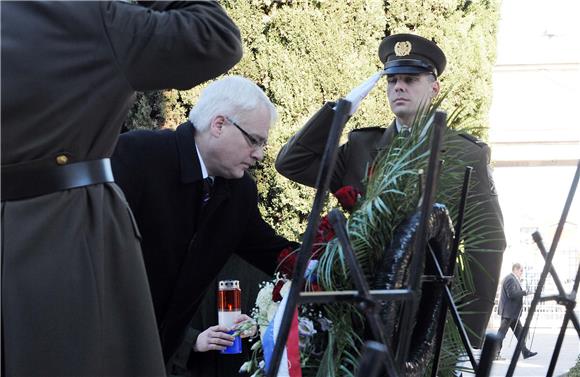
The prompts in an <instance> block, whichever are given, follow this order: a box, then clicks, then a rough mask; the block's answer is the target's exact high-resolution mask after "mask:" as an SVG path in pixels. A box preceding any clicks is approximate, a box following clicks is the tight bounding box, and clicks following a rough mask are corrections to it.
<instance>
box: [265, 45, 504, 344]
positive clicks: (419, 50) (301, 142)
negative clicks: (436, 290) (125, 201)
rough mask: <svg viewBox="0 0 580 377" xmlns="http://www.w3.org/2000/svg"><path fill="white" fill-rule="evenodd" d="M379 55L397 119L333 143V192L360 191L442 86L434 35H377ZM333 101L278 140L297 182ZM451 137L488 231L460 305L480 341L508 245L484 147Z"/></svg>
mask: <svg viewBox="0 0 580 377" xmlns="http://www.w3.org/2000/svg"><path fill="white" fill-rule="evenodd" d="M379 57H380V59H381V61H382V62H383V63H384V64H385V74H386V75H387V80H388V82H389V84H388V88H387V96H388V99H389V104H390V106H391V110H392V111H393V113H395V115H396V119H395V120H393V122H392V123H391V125H390V126H389V127H387V128H383V127H372V128H362V129H358V130H354V131H352V132H351V133H350V134H349V135H348V141H347V142H346V143H345V144H343V145H341V146H340V147H339V150H338V156H337V160H336V165H335V167H334V171H333V174H332V177H331V181H330V189H331V190H332V192H334V191H336V190H338V189H339V188H341V187H343V186H347V185H351V186H354V187H356V188H358V189H359V190H361V191H364V187H363V183H362V182H363V180H364V179H365V178H366V176H367V174H368V169H369V166H370V165H371V164H372V162H373V160H374V159H375V157H376V156H377V154H378V152H379V151H380V150H381V149H384V148H387V147H388V146H389V145H390V143H391V142H392V140H393V138H394V137H395V136H396V135H397V134H398V133H399V132H400V131H401V130H402V129H404V128H405V127H408V126H410V125H412V123H413V120H414V117H415V115H416V113H417V109H418V108H419V106H420V104H421V103H424V101H428V102H430V101H432V99H433V98H434V97H435V96H436V95H437V94H438V93H439V91H440V86H439V81H438V79H437V78H438V76H439V75H440V74H441V73H443V70H444V69H445V65H446V58H445V55H444V53H443V51H442V50H441V49H440V48H439V47H438V46H437V45H436V44H435V43H433V42H431V41H429V40H427V39H425V38H422V37H419V36H416V35H411V34H396V35H392V36H389V37H387V38H385V39H384V40H383V41H382V43H381V45H380V48H379ZM333 108H334V103H330V102H329V103H326V104H325V105H324V106H323V107H322V108H321V109H320V110H319V111H318V112H317V113H316V114H315V115H314V116H313V117H312V118H311V119H310V120H309V121H308V122H307V123H306V125H304V127H303V128H302V129H300V131H298V133H297V134H296V135H294V136H293V137H292V138H291V139H290V140H289V141H288V142H287V143H286V145H284V146H283V147H282V149H281V150H280V152H279V154H278V157H277V159H276V169H277V170H278V172H279V173H280V174H282V175H284V176H285V177H287V178H289V179H291V180H293V181H296V182H298V183H302V184H305V185H308V186H314V185H315V183H316V177H317V174H318V170H319V168H320V162H321V159H322V155H323V152H324V148H325V145H326V140H327V137H328V134H329V133H330V127H331V123H332V119H333V116H334V110H333ZM451 141H452V142H450V143H449V144H448V145H447V146H444V148H443V150H442V151H441V152H442V156H443V157H442V158H444V159H446V158H460V159H461V161H465V162H466V164H467V165H471V166H473V167H474V172H473V174H472V180H475V184H474V187H473V192H472V193H471V197H472V198H475V199H476V200H477V201H478V202H479V203H478V213H477V214H475V216H478V217H479V219H480V222H481V224H482V225H483V226H484V227H485V228H486V235H485V237H484V239H483V240H482V241H481V242H479V244H478V247H477V249H475V248H472V249H470V250H467V252H468V253H469V255H470V257H471V258H470V259H469V264H470V270H471V273H472V275H473V280H474V281H475V282H477V291H476V292H474V294H473V295H472V296H471V297H469V298H468V299H467V300H466V302H469V304H468V305H466V306H465V307H464V308H463V311H464V313H463V320H464V322H465V323H466V325H467V326H468V327H469V329H470V330H471V331H472V332H470V333H469V335H470V337H471V342H472V344H473V345H474V346H475V347H479V346H480V345H481V341H482V340H483V336H484V333H485V329H486V326H487V322H488V320H489V316H490V314H491V311H492V308H493V304H494V297H495V292H496V288H497V283H498V278H499V274H500V269H501V261H502V254H503V251H504V249H505V246H506V244H505V236H504V233H503V217H502V213H501V210H500V207H499V203H498V200H497V195H496V192H495V189H494V187H493V181H492V178H491V173H490V168H489V163H490V150H489V147H488V146H487V145H486V144H485V143H483V142H482V141H480V140H478V139H476V138H474V137H473V136H471V135H468V134H456V135H454V136H451ZM466 221H468V220H467V219H466Z"/></svg>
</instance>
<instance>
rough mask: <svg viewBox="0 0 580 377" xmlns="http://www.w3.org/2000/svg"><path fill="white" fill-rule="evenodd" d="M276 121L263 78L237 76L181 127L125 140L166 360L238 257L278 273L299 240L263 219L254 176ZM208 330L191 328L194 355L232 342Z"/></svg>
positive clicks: (122, 180) (118, 154) (128, 182)
mask: <svg viewBox="0 0 580 377" xmlns="http://www.w3.org/2000/svg"><path fill="white" fill-rule="evenodd" d="M276 118H277V113H276V109H275V108H274V106H273V104H272V103H271V102H270V100H269V99H268V97H267V96H266V95H265V94H264V93H263V91H262V90H261V89H260V88H259V87H258V86H257V85H256V84H254V83H253V82H251V81H250V80H248V79H245V78H243V77H239V76H229V77H225V78H222V79H220V80H217V81H215V82H213V83H211V84H210V85H209V86H207V87H206V88H205V89H204V90H203V91H202V93H201V96H200V98H199V101H198V102H197V104H196V105H195V107H194V108H193V109H192V110H191V112H190V115H189V120H188V121H187V122H185V123H183V124H181V125H180V126H178V127H177V129H176V130H175V131H174V130H167V129H166V130H159V131H150V130H136V131H131V132H128V133H126V134H123V135H121V137H120V139H119V144H118V145H117V149H116V151H115V153H114V155H113V159H112V165H113V172H114V175H115V178H116V181H117V182H118V184H119V185H120V186H121V188H122V189H123V191H124V192H125V195H126V197H127V199H128V202H129V205H130V207H131V209H132V210H133V212H134V214H135V218H136V220H137V225H138V227H139V230H140V232H141V234H142V248H143V257H144V260H145V266H146V269H147V275H148V278H149V284H150V288H151V294H152V297H153V304H154V307H155V315H156V318H157V322H158V325H159V332H160V337H161V343H162V348H163V353H164V357H165V360H166V361H167V360H168V359H170V358H171V356H172V355H173V354H174V353H175V351H176V349H177V348H178V346H179V345H180V344H181V343H182V341H183V338H184V335H185V333H186V328H187V325H188V323H189V322H190V321H191V319H192V316H193V314H194V312H195V311H196V309H197V308H198V306H199V303H200V300H201V298H202V296H203V295H204V293H205V292H206V290H207V289H208V288H209V286H208V285H209V284H210V283H211V282H212V280H213V279H214V278H215V277H216V276H217V274H218V272H219V271H220V269H221V268H222V266H223V265H224V264H225V263H226V261H227V260H228V259H229V257H230V256H231V255H232V254H233V253H236V254H237V255H239V256H240V257H242V258H243V259H245V260H246V261H248V262H249V263H251V264H252V265H254V266H256V267H257V268H259V269H261V270H263V271H265V272H266V273H269V274H272V273H273V272H274V270H275V268H276V258H277V256H278V253H279V252H280V251H281V250H282V249H284V248H286V247H288V246H290V245H292V243H291V242H289V241H288V240H286V239H284V238H283V237H280V236H278V235H277V234H276V233H275V232H274V230H273V229H272V228H271V227H270V226H269V225H268V224H267V223H266V222H265V221H264V220H263V219H262V217H261V215H260V212H259V210H258V204H257V188H256V183H255V182H254V180H253V179H252V178H251V177H250V175H248V173H247V172H246V171H247V170H248V169H249V168H250V167H252V166H253V165H254V164H255V163H256V162H258V161H260V160H262V158H263V157H264V147H265V146H266V142H267V140H268V133H269V130H270V127H271V126H272V125H273V124H274V122H275V121H276ZM202 330H203V329H200V330H199V331H197V330H196V331H195V333H194V334H189V337H190V338H192V339H191V340H192V349H191V351H192V352H193V351H208V350H210V351H216V350H222V349H224V348H225V346H229V345H231V344H232V339H233V338H232V337H231V336H230V335H228V334H227V333H226V332H225V331H226V330H227V329H223V328H220V327H213V328H210V329H207V330H206V331H202ZM169 372H170V373H171V371H169Z"/></svg>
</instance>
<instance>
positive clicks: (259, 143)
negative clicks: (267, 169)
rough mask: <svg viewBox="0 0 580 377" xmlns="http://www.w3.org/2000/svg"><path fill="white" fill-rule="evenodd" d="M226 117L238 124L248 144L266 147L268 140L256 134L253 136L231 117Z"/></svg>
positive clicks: (235, 124)
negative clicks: (259, 137)
mask: <svg viewBox="0 0 580 377" xmlns="http://www.w3.org/2000/svg"><path fill="white" fill-rule="evenodd" d="M225 118H226V120H227V121H228V122H230V123H231V124H233V125H234V126H236V128H237V129H238V130H240V132H241V133H242V135H244V136H245V137H246V140H247V141H248V144H250V146H251V147H252V148H255V149H258V148H265V147H266V145H267V144H268V140H263V139H262V140H260V139H258V138H256V137H255V136H252V135H250V134H249V133H247V132H246V131H244V129H243V128H242V127H240V126H239V125H238V124H237V123H236V122H234V121H233V120H232V119H231V118H230V117H225Z"/></svg>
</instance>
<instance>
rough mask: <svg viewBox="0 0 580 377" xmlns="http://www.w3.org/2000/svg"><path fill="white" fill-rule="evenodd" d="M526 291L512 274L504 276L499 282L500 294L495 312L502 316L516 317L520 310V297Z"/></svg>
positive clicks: (521, 297)
mask: <svg viewBox="0 0 580 377" xmlns="http://www.w3.org/2000/svg"><path fill="white" fill-rule="evenodd" d="M525 295H526V291H524V290H523V289H522V286H521V284H520V282H519V281H518V278H517V277H516V276H515V275H514V274H513V273H511V274H509V275H508V276H506V277H505V278H504V279H503V281H502V283H501V295H500V297H499V305H498V306H497V312H498V314H499V315H500V316H501V317H502V318H510V319H518V318H519V317H520V312H521V311H522V301H523V300H522V299H523V297H524V296H525Z"/></svg>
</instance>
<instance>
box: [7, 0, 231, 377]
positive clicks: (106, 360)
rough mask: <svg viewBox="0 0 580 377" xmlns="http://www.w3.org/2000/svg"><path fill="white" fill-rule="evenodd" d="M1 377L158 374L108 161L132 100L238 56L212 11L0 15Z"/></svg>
mask: <svg viewBox="0 0 580 377" xmlns="http://www.w3.org/2000/svg"><path fill="white" fill-rule="evenodd" d="M1 7H2V12H1V13H2V18H1V21H2V22H1V34H2V41H1V44H2V47H1V48H2V50H1V53H2V84H1V85H2V207H1V212H2V313H1V314H2V347H1V348H2V352H3V355H2V356H3V357H2V361H3V364H2V372H3V373H4V374H5V375H9V376H162V375H164V374H165V371H164V366H163V359H162V354H161V347H160V342H159V336H158V333H157V327H156V323H155V318H154V312H153V306H152V302H151V296H150V293H149V288H148V284H147V279H146V275H145V269H144V266H143V259H142V255H141V248H140V245H139V238H140V235H139V231H138V229H137V227H136V225H135V222H134V220H133V217H132V214H131V211H130V210H129V207H128V205H127V202H126V200H125V197H124V195H123V193H122V192H121V190H120V189H119V187H118V186H117V185H116V184H115V183H114V182H113V178H112V173H111V169H110V163H109V159H108V158H109V156H110V155H111V153H112V152H113V149H114V147H115V144H116V141H117V137H118V135H119V131H120V129H121V125H122V123H123V120H124V119H125V118H126V116H127V113H128V110H129V107H130V106H131V103H132V101H133V98H134V94H135V91H144V90H160V89H166V88H174V89H188V88H191V87H193V86H194V85H197V84H199V83H201V82H203V81H206V80H208V79H210V78H213V77H215V76H217V75H219V74H222V73H224V72H225V71H227V70H228V69H229V68H231V67H232V66H233V65H234V64H235V63H236V62H238V61H239V59H240V58H241V55H242V49H241V42H240V35H239V30H238V28H237V27H236V25H235V24H234V23H233V22H232V20H231V19H230V18H229V17H228V16H227V14H226V13H225V12H224V10H223V9H222V8H221V7H220V6H219V4H217V2H212V1H198V2H160V3H148V4H147V5H146V6H143V5H138V4H131V3H129V2H3V3H2V5H1Z"/></svg>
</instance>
